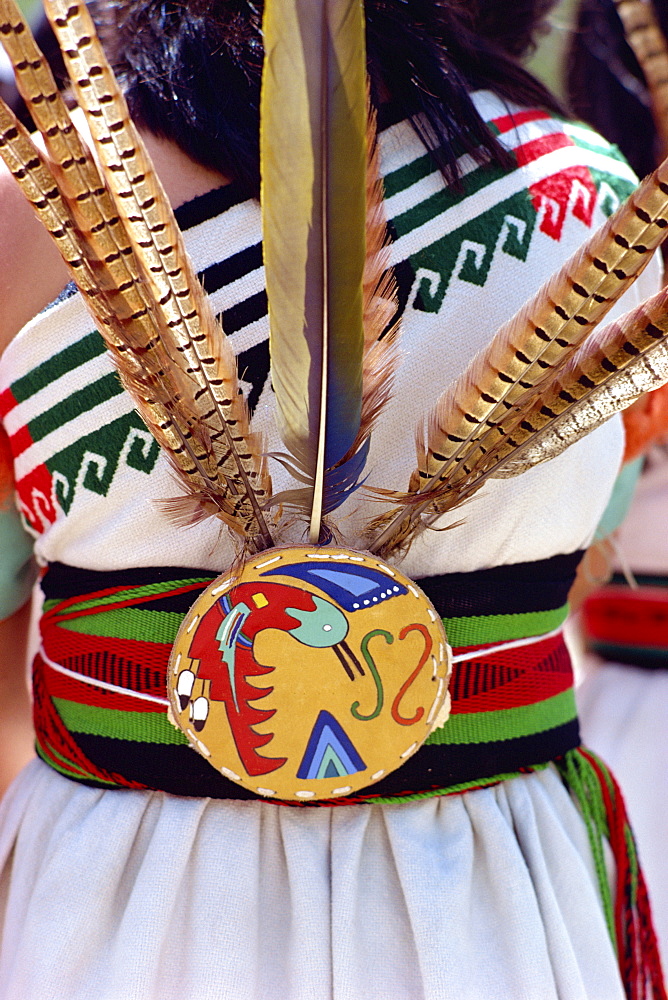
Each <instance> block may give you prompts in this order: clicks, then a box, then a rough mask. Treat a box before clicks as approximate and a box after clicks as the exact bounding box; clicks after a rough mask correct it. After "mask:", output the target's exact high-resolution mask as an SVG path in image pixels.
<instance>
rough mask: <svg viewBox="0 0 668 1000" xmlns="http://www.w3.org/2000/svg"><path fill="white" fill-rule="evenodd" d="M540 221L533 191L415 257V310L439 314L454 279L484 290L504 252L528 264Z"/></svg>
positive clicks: (501, 204) (500, 205)
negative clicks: (496, 256)
mask: <svg viewBox="0 0 668 1000" xmlns="http://www.w3.org/2000/svg"><path fill="white" fill-rule="evenodd" d="M536 218H537V214H536V210H535V208H534V206H533V204H532V202H531V199H530V196H529V194H528V192H526V191H519V192H518V193H517V194H515V195H513V196H512V197H510V198H506V199H505V201H502V202H499V203H498V204H497V205H494V206H493V207H492V208H490V209H488V211H486V212H483V213H482V215H479V216H477V217H476V218H475V219H472V220H470V221H469V222H467V223H465V225H463V226H460V227H458V228H457V229H455V230H453V231H452V232H451V233H448V234H447V235H445V236H443V237H441V239H439V240H437V241H436V242H435V243H432V244H431V245H430V246H428V247H426V248H424V249H422V250H420V251H418V252H417V253H414V254H412V255H411V258H410V262H411V266H412V268H413V270H414V271H415V274H416V278H417V281H416V283H415V291H414V292H413V293H412V295H411V298H412V300H413V301H412V306H413V308H414V309H418V310H422V311H424V312H433V313H437V312H438V311H439V310H440V308H441V306H442V304H443V300H444V298H445V294H446V292H447V290H448V286H449V284H450V281H451V279H452V277H453V275H455V276H456V277H458V278H460V279H461V280H462V281H468V282H470V283H471V284H473V285H479V286H480V287H483V286H484V284H485V282H486V281H487V277H488V275H489V270H490V267H491V266H492V262H493V260H494V257H495V255H496V253H497V251H499V250H501V251H503V253H506V254H508V255H509V256H511V257H515V258H516V259H517V260H521V261H524V260H526V257H527V254H528V252H529V247H530V245H531V239H532V237H533V233H534V229H535V226H536Z"/></svg>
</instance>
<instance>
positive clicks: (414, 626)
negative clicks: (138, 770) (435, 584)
mask: <svg viewBox="0 0 668 1000" xmlns="http://www.w3.org/2000/svg"><path fill="white" fill-rule="evenodd" d="M450 669H451V657H450V650H449V647H448V644H447V640H446V636H445V632H444V630H443V626H442V623H441V620H440V618H439V617H438V615H437V614H436V612H435V611H434V609H433V607H432V605H431V604H430V602H429V601H428V599H427V598H426V597H425V595H424V594H423V593H422V592H421V591H420V590H419V588H418V587H417V586H416V585H415V584H414V583H412V582H411V581H410V580H409V579H408V578H407V577H405V576H404V575H403V574H402V573H400V572H399V571H398V570H397V569H395V568H394V567H392V566H388V565H386V564H385V563H383V562H381V561H380V560H379V559H377V558H375V557H374V556H371V555H368V554H366V553H363V552H355V551H352V550H346V549H341V548H334V547H330V546H327V547H326V548H315V547H313V548H311V547H299V548H297V547H295V548H276V549H270V550H269V551H267V552H263V553H262V554H261V555H259V556H255V557H253V558H251V559H249V560H248V561H247V562H246V563H245V565H244V566H243V568H242V569H240V570H239V571H238V572H235V573H231V574H228V575H227V576H224V577H219V578H218V579H217V580H214V582H213V583H212V584H211V585H210V586H209V587H208V588H207V589H206V590H205V591H204V592H203V594H202V595H201V596H200V597H199V599H198V600H197V601H196V603H195V604H194V605H193V607H192V608H191V609H190V611H189V612H188V614H187V616H186V618H185V619H184V621H183V624H182V626H181V629H180V631H179V634H178V636H177V639H176V642H175V644H174V648H173V650H172V656H171V661H170V669H169V685H168V687H169V698H170V703H171V708H172V716H173V718H172V721H173V722H174V723H175V724H176V725H177V726H178V727H179V728H180V729H182V730H183V732H184V733H185V734H186V735H187V737H188V740H189V741H190V743H191V744H192V746H193V747H194V748H195V749H196V750H198V751H199V753H201V754H202V755H203V756H204V757H205V758H206V759H207V760H208V761H209V763H210V764H211V765H212V766H213V767H215V768H217V769H218V770H219V771H221V772H222V774H224V775H225V776H226V777H228V778H230V779H231V780H233V781H237V782H239V783H240V784H242V785H244V786H245V787H246V788H248V789H250V790H252V791H253V792H255V793H257V794H258V795H262V796H267V797H271V798H277V799H286V800H293V801H300V800H302V801H308V800H313V799H323V798H335V797H336V796H342V795H350V794H352V793H354V792H355V791H358V790H359V789H361V788H364V787H366V786H367V785H370V784H373V782H375V781H379V780H380V779H381V778H382V777H383V776H384V775H385V774H387V773H389V772H390V771H393V770H395V769H396V768H397V767H400V766H401V764H402V763H403V762H404V761H405V760H406V759H407V758H408V757H410V756H411V755H412V754H413V753H415V751H416V750H417V749H418V748H419V747H420V746H421V745H422V743H423V742H424V741H425V739H426V738H427V736H428V735H429V733H430V732H431V731H432V729H433V728H434V727H435V726H436V725H442V724H443V722H444V721H445V719H446V718H447V714H448V711H449V696H448V694H447V683H448V678H449V674H450Z"/></svg>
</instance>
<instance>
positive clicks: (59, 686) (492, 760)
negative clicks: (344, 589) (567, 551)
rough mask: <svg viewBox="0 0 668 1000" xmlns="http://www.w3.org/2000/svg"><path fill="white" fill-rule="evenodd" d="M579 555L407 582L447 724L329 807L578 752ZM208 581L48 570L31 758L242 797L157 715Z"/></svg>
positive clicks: (94, 779) (447, 787)
mask: <svg viewBox="0 0 668 1000" xmlns="http://www.w3.org/2000/svg"><path fill="white" fill-rule="evenodd" d="M580 555H581V554H580V553H575V554H573V555H570V556H557V557H554V558H553V559H549V560H543V561H541V562H535V563H523V564H518V565H515V566H508V567H497V568H495V569H491V570H482V571H480V572H477V573H466V574H449V575H447V576H440V577H430V578H427V579H424V580H421V581H420V585H421V587H422V588H423V589H424V590H425V592H426V593H427V594H428V596H429V597H430V599H431V600H432V602H433V603H434V606H435V607H436V609H437V610H438V611H439V613H440V614H441V615H442V616H443V618H444V621H445V627H446V631H447V632H448V636H449V638H450V642H451V644H452V646H453V647H454V650H453V651H454V661H455V662H454V669H453V677H452V680H451V693H452V715H451V718H450V720H449V721H448V722H447V723H446V725H445V726H444V727H443V728H442V729H438V730H436V731H435V732H434V733H433V734H432V735H431V736H430V737H429V740H428V742H427V743H426V744H425V745H424V746H423V747H422V748H421V750H420V751H418V753H416V754H415V755H414V756H413V757H412V758H411V759H410V760H409V761H407V762H406V764H404V765H403V766H402V767H401V768H400V769H399V770H398V771H396V772H394V773H393V774H391V775H389V776H388V777H387V778H386V779H383V780H382V781H381V782H378V783H377V784H375V785H373V786H372V787H371V788H370V789H369V792H368V794H367V793H366V792H363V793H361V794H358V795H356V796H354V797H352V796H351V797H350V798H348V799H337V800H336V804H337V805H338V804H341V803H342V802H346V801H348V802H350V801H355V802H359V801H366V800H369V801H374V802H378V801H381V802H384V801H395V800H396V799H400V798H401V799H404V798H417V797H423V796H428V795H435V794H445V793H448V792H456V791H461V790H464V789H466V788H470V787H480V786H483V785H486V784H491V783H494V782H497V781H499V780H502V779H503V778H505V777H509V776H511V775H514V774H517V773H521V772H523V771H527V770H532V769H534V768H536V767H539V766H542V765H544V764H546V763H547V762H548V761H550V760H552V759H554V758H556V757H560V756H562V755H563V754H564V753H566V752H567V751H568V750H570V749H572V748H574V747H576V746H577V745H578V743H579V734H578V725H577V719H576V712H575V701H574V697H573V689H572V683H573V679H572V671H571V664H570V659H569V656H568V652H567V650H566V646H565V644H564V641H563V637H562V634H561V625H562V623H563V621H564V619H565V617H566V613H567V605H566V597H567V593H568V590H569V587H570V584H571V582H572V579H573V576H574V573H575V568H576V566H577V563H578V561H579V558H580ZM213 577H214V574H212V573H210V572H205V571H197V570H183V569H178V568H173V567H172V568H154V567H152V568H148V569H142V570H130V571H122V572H111V573H97V572H93V571H87V570H78V569H74V568H72V567H69V566H64V565H62V564H58V563H55V564H51V565H50V566H49V568H48V570H47V572H46V574H45V576H44V578H43V581H42V589H43V591H44V595H45V603H44V609H43V615H42V620H41V635H42V644H41V648H40V651H39V653H38V654H37V656H36V657H35V662H34V672H33V674H34V713H35V728H36V732H37V749H38V752H39V753H40V755H41V756H42V758H43V759H44V760H45V761H46V762H47V763H49V764H50V765H51V766H52V767H54V768H55V769H56V770H58V771H60V772H61V773H63V774H65V775H67V776H68V777H70V778H73V779H75V780H79V781H84V782H86V783H88V784H94V785H99V786H103V787H124V788H151V789H159V790H162V791H166V792H170V793H173V794H177V795H197V796H210V797H213V798H236V799H240V798H241V799H247V798H254V797H255V796H254V795H253V794H252V793H251V792H247V791H245V790H244V789H243V788H240V787H239V786H238V785H236V784H235V783H233V782H231V781H228V780H227V779H226V778H224V777H223V776H222V775H221V774H218V773H217V772H216V771H215V770H214V769H213V768H211V767H210V766H209V764H208V763H207V762H206V761H205V760H203V759H202V758H201V757H199V755H197V754H196V753H194V752H193V751H192V750H191V749H190V747H189V746H188V745H187V743H186V738H185V736H184V735H183V734H182V733H180V732H179V731H177V730H176V729H175V728H174V727H173V726H172V725H171V723H170V722H169V720H168V717H167V697H166V680H165V677H166V669H167V659H168V655H169V651H170V649H171V645H172V642H173V640H174V637H175V636H176V632H177V630H178V627H179V624H180V622H181V620H182V618H183V616H184V615H185V613H186V611H187V610H188V608H189V607H190V605H191V604H192V602H193V600H194V599H195V597H196V596H197V594H198V593H200V592H201V591H202V590H203V589H204V588H205V587H206V586H207V585H208V584H209V583H210V581H211V580H212V579H213Z"/></svg>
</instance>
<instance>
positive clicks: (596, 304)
mask: <svg viewBox="0 0 668 1000" xmlns="http://www.w3.org/2000/svg"><path fill="white" fill-rule="evenodd" d="M666 226H668V160H667V161H664V162H663V163H662V164H661V165H660V167H659V168H658V169H657V170H656V171H655V172H654V173H653V174H652V175H650V177H648V178H647V179H646V180H645V181H644V182H643V183H642V184H641V185H640V186H639V187H638V189H637V190H636V191H635V192H634V193H633V194H632V195H631V196H630V198H629V199H628V201H627V202H626V203H625V204H624V205H622V206H621V207H620V208H619V209H618V210H617V212H616V213H615V214H614V215H613V216H612V217H611V218H610V219H609V220H608V221H607V223H606V224H605V225H604V226H602V227H601V228H600V229H599V230H598V231H597V232H596V233H595V234H594V235H593V236H592V237H591V238H590V239H589V240H588V241H587V243H585V244H584V245H583V247H582V248H580V250H579V251H578V252H577V253H576V254H574V256H573V257H571V259H570V260H569V261H567V262H566V264H565V265H564V266H563V267H562V268H561V269H560V271H558V272H557V273H556V274H555V275H554V276H553V277H552V278H551V279H549V281H548V282H546V284H545V285H544V286H543V287H542V288H541V289H539V291H538V292H537V294H536V295H535V296H534V297H533V298H532V299H531V300H530V301H529V302H528V303H527V304H526V305H525V306H524V307H523V308H522V309H521V310H520V311H519V312H518V313H517V315H516V316H515V317H513V318H512V319H511V320H510V321H509V322H508V323H506V324H505V325H504V326H503V327H501V329H500V330H499V331H498V332H497V334H496V336H495V337H494V338H493V340H492V341H491V343H490V345H489V346H488V348H487V349H486V350H484V351H483V352H482V353H481V354H480V355H479V356H478V357H477V358H475V359H474V360H473V361H472V362H471V364H470V365H469V367H468V369H467V370H466V371H465V372H464V373H463V375H462V376H461V377H460V378H459V379H458V380H457V382H456V383H455V385H454V386H452V387H451V388H450V389H449V390H446V392H444V393H443V394H442V396H441V397H440V398H439V400H438V401H437V403H436V405H435V407H434V409H433V410H432V413H431V415H430V417H429V419H428V422H427V429H426V433H425V434H424V435H422V434H420V435H419V439H418V446H417V451H418V468H417V470H416V472H415V473H414V474H413V476H412V477H411V484H410V490H411V492H413V493H416V494H417V495H416V496H414V497H413V498H412V499H411V500H410V501H407V506H406V507H404V508H403V509H402V508H399V509H397V510H396V511H395V512H394V513H393V514H392V515H391V516H390V517H389V518H388V519H387V523H385V524H384V526H383V529H382V531H381V533H380V534H379V535H378V536H377V537H376V538H374V539H372V540H371V541H370V543H369V546H370V550H371V551H373V552H377V551H383V552H384V553H386V554H387V553H388V552H389V551H391V549H392V541H391V539H392V537H393V535H394V534H395V533H398V535H397V537H399V536H401V538H402V539H403V540H404V544H405V539H406V538H410V537H411V534H412V533H413V532H414V531H415V530H418V528H419V526H420V521H419V515H420V514H421V513H423V512H424V511H427V510H428V509H429V504H430V496H432V495H433V496H437V495H438V494H439V493H440V490H441V487H442V486H443V485H444V484H445V483H446V482H447V481H448V480H449V479H450V478H451V477H452V476H454V475H456V471H457V467H458V465H459V464H460V463H461V462H462V461H463V460H464V458H465V456H466V455H467V454H470V451H471V449H472V447H473V446H474V445H475V443H476V441H477V440H478V439H479V438H480V437H482V436H483V435H484V434H485V433H486V431H487V429H488V427H489V426H491V425H494V424H495V423H497V422H498V421H499V420H500V419H501V418H502V417H503V416H504V415H505V414H506V413H507V412H508V411H510V410H512V408H513V407H514V406H515V405H516V404H517V402H518V401H519V400H520V399H522V398H526V394H527V393H528V392H530V391H531V390H532V389H535V387H536V386H538V385H539V384H540V383H541V382H542V380H543V378H544V376H545V372H546V371H548V370H549V369H550V368H551V367H553V366H555V365H560V364H563V363H564V361H565V359H566V358H567V357H568V356H569V355H570V354H571V353H572V352H573V351H574V350H576V349H577V347H578V346H579V345H580V344H581V343H582V342H583V341H584V340H585V339H586V337H587V336H588V335H589V334H590V333H591V331H592V330H593V329H594V327H595V326H596V324H597V323H599V322H600V320H601V319H602V318H603V317H604V316H605V315H606V313H607V312H608V310H609V309H610V308H611V306H612V305H613V304H614V302H615V301H616V300H617V299H618V298H619V297H620V295H622V294H623V292H625V291H626V290H627V289H628V288H629V286H630V285H631V284H632V282H633V281H635V279H636V278H637V276H638V275H639V274H640V273H641V272H642V270H643V269H644V267H645V266H646V265H647V264H648V263H649V260H650V259H651V255H652V252H653V251H654V250H655V249H656V247H657V246H659V244H660V243H661V242H662V240H663V238H664V235H665V230H666ZM418 497H419V498H421V499H419V500H418ZM404 519H408V520H409V522H410V524H409V525H403V526H402V522H403V520H404Z"/></svg>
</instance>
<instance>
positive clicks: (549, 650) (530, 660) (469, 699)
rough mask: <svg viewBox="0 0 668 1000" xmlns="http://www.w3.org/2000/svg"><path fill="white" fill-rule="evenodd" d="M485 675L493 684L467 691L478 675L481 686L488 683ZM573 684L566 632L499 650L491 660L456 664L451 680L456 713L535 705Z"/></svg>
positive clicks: (476, 660)
mask: <svg viewBox="0 0 668 1000" xmlns="http://www.w3.org/2000/svg"><path fill="white" fill-rule="evenodd" d="M455 652H457V651H455ZM485 677H486V678H488V679H489V681H488V683H489V685H490V686H487V685H485V689H484V690H478V691H476V692H475V693H473V694H466V690H467V688H470V687H471V685H470V684H469V683H467V682H468V681H470V679H471V678H476V679H477V680H478V685H477V686H478V687H480V686H481V684H482V683H484V681H483V680H481V678H485ZM572 686H573V671H572V666H571V660H570V656H569V653H568V650H567V648H566V644H565V642H564V639H563V635H561V634H559V635H557V636H553V637H552V638H550V639H543V640H542V641H540V642H535V643H531V644H529V645H527V646H521V647H516V648H515V649H508V650H502V651H499V652H496V653H494V654H493V657H490V659H489V660H485V659H484V658H483V657H481V658H480V659H475V660H464V661H463V662H462V663H455V664H454V665H453V668H452V679H451V681H450V691H451V695H452V712H453V713H455V714H456V713H463V712H467V713H470V712H493V711H497V710H499V709H503V708H516V707H517V706H519V705H533V704H536V703H537V702H540V701H544V700H545V699H546V698H551V697H552V696H553V695H556V694H561V693H562V692H563V691H566V690H568V688H570V687H572Z"/></svg>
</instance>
